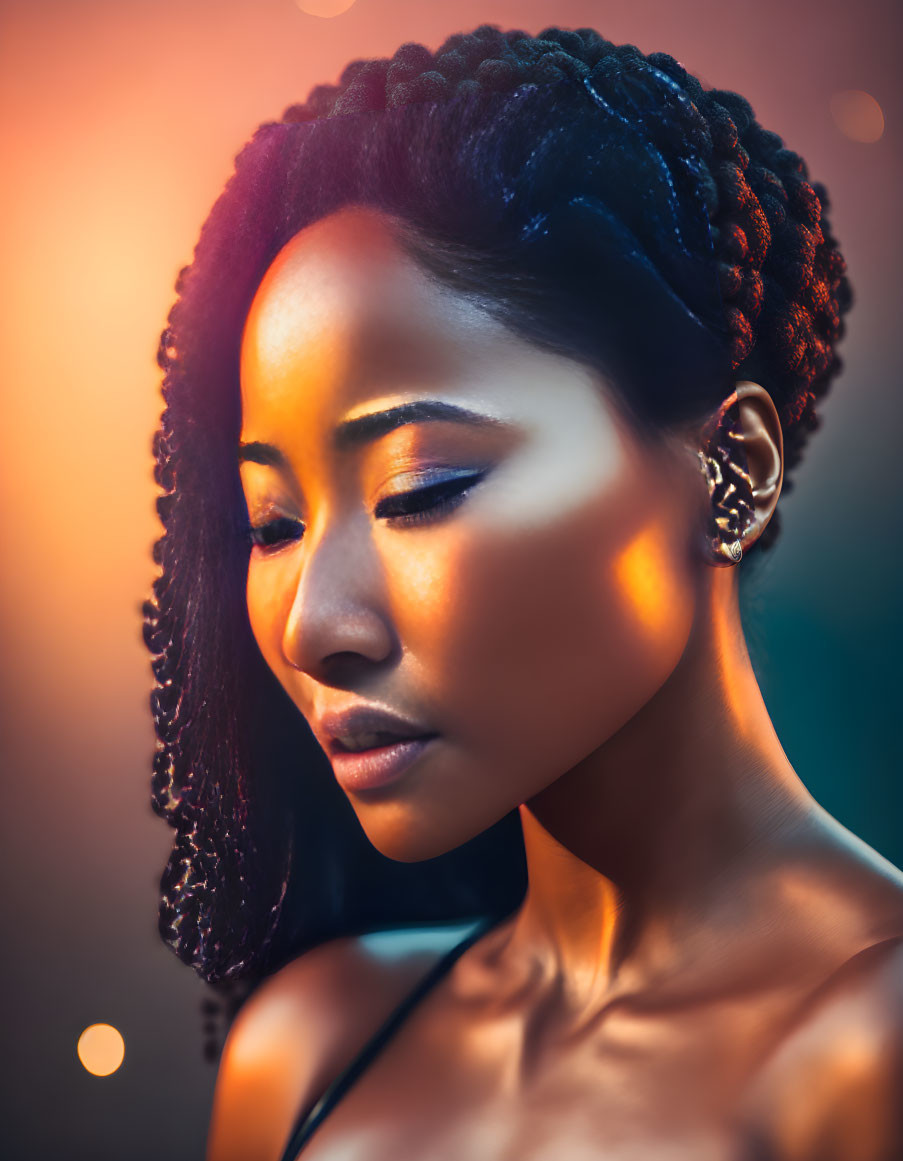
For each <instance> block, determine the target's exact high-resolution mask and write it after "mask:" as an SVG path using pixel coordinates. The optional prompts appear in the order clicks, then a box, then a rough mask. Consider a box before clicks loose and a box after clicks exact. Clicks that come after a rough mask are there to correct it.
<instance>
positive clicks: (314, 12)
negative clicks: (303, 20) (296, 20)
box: [295, 0, 354, 16]
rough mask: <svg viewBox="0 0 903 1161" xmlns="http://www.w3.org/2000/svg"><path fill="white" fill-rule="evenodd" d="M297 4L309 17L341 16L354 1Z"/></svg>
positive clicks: (311, 0) (305, 0)
mask: <svg viewBox="0 0 903 1161" xmlns="http://www.w3.org/2000/svg"><path fill="white" fill-rule="evenodd" d="M295 3H296V4H297V5H298V7H299V8H300V9H301V11H302V12H306V13H307V15H308V16H341V15H342V13H343V12H347V11H348V9H349V8H350V7H351V6H352V5H353V4H354V0H295Z"/></svg>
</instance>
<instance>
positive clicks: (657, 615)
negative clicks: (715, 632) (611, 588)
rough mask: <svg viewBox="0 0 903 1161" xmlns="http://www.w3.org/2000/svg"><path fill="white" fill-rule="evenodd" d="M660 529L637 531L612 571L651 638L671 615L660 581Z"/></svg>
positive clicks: (655, 527) (661, 541)
mask: <svg viewBox="0 0 903 1161" xmlns="http://www.w3.org/2000/svg"><path fill="white" fill-rule="evenodd" d="M662 544H663V538H662V529H661V527H660V526H659V524H658V523H657V522H656V523H655V524H652V525H650V526H649V527H648V528H644V529H643V530H642V531H641V532H639V533H637V535H636V536H635V537H634V539H633V540H632V541H631V542H630V544H628V545H627V547H626V548H625V549H624V550H623V551H622V552H621V555H620V557H619V559H618V560H617V561H616V562H615V566H614V567H615V571H616V573H617V575H618V578H619V580H620V582H621V587H622V590H623V592H624V593H625V595H626V597H627V598H628V600H629V602H630V605H631V607H632V609H633V611H634V615H635V616H636V618H637V620H638V621H640V623H641V624H643V625H645V626H646V627H647V629H648V631H649V633H650V635H651V636H653V637H658V636H659V635H660V634H661V633H662V631H663V630H664V629H665V627H666V626H667V622H668V619H669V617H670V615H671V614H670V610H669V608H668V596H669V594H668V586H667V583H663V579H662V578H663V569H664V562H663V561H662V556H663V555H664V552H663V548H662Z"/></svg>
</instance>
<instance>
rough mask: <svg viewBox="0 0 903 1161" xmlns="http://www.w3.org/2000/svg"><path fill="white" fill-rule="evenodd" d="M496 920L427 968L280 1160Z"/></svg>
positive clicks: (292, 1160)
mask: <svg viewBox="0 0 903 1161" xmlns="http://www.w3.org/2000/svg"><path fill="white" fill-rule="evenodd" d="M495 922H496V919H495V917H493V916H488V917H486V918H484V919H482V920H481V921H480V923H479V924H478V926H477V928H476V929H475V930H474V931H472V932H471V933H470V935H468V936H466V937H465V938H464V939H463V940H461V942H460V943H457V944H455V946H454V947H453V948H451V949H450V950H449V951H447V952H446V953H445V954H444V955H443V956H442V957H441V958H440V959H439V960H438V961H437V963H435V964H434V965H433V967H432V968H431V969H430V970H429V971H428V972H427V974H426V975H425V976H424V977H423V979H422V980H421V981H420V982H419V983H418V984H417V986H416V987H415V988H414V990H413V991H411V992H409V993H408V995H407V996H405V998H404V999H403V1000H402V1002H401V1003H400V1004H399V1005H398V1007H396V1008H395V1009H394V1010H393V1011H392V1013H391V1014H390V1015H389V1017H388V1019H387V1020H385V1022H384V1023H383V1024H382V1025H381V1026H380V1028H379V1030H378V1031H377V1032H376V1034H375V1035H374V1036H373V1037H372V1038H371V1039H370V1040H369V1041H368V1042H367V1043H366V1044H365V1045H364V1047H363V1049H362V1050H361V1051H360V1052H359V1053H358V1055H357V1056H356V1057H355V1058H354V1060H352V1062H351V1064H349V1065H348V1067H347V1068H346V1069H345V1070H344V1072H342V1073H340V1074H339V1076H338V1077H337V1078H336V1079H335V1080H334V1081H333V1082H332V1084H330V1085H329V1087H328V1088H327V1089H326V1091H325V1092H324V1093H323V1095H322V1096H321V1097H320V1098H319V1099H318V1100H317V1101H316V1102H315V1103H314V1105H313V1106H312V1107H310V1108H309V1109H305V1110H303V1111H302V1113H301V1115H300V1117H299V1118H298V1121H297V1123H296V1124H295V1128H294V1129H293V1130H292V1135H291V1137H289V1140H288V1144H287V1145H286V1147H285V1150H284V1151H283V1154H282V1157H281V1159H280V1161H296V1158H297V1156H298V1153H299V1151H300V1149H301V1147H302V1146H303V1145H305V1144H306V1143H307V1141H308V1139H309V1138H310V1137H311V1135H312V1134H313V1133H314V1131H315V1130H316V1129H318V1128H319V1127H320V1125H321V1124H322V1122H323V1121H324V1119H325V1118H326V1117H327V1115H328V1114H329V1113H330V1112H331V1111H332V1109H333V1108H334V1107H335V1105H337V1104H338V1102H339V1101H340V1100H341V1099H342V1097H343V1096H344V1095H345V1093H346V1092H347V1091H348V1090H349V1088H351V1086H352V1085H353V1084H354V1082H355V1081H356V1080H357V1078H358V1077H359V1076H360V1075H361V1073H362V1072H363V1071H364V1069H365V1068H366V1067H367V1066H368V1065H369V1064H370V1063H371V1061H372V1060H373V1059H374V1058H375V1057H376V1056H377V1054H378V1053H379V1052H380V1050H381V1049H382V1048H384V1047H385V1045H386V1044H387V1043H388V1042H389V1040H390V1039H391V1038H392V1035H393V1033H394V1032H395V1031H396V1030H397V1029H398V1027H399V1026H400V1025H401V1024H402V1022H403V1021H404V1018H405V1017H406V1016H407V1014H408V1013H409V1012H410V1011H411V1009H412V1008H413V1007H414V1005H415V1004H417V1002H418V1001H419V1000H420V999H422V998H423V996H425V995H426V993H427V992H428V991H429V990H430V988H432V986H433V985H434V984H435V983H438V981H439V980H440V979H441V978H442V977H443V976H444V975H445V973H446V972H447V971H448V970H449V968H450V967H451V966H452V964H453V963H454V962H455V960H456V959H457V958H458V957H459V956H460V955H463V953H464V952H465V951H466V950H467V949H468V948H469V947H470V946H471V944H473V943H475V942H476V941H477V940H478V939H479V938H480V936H481V935H483V934H484V933H485V932H486V931H487V930H488V929H489V928H490V927H491V926H492V925H493V924H494V923H495Z"/></svg>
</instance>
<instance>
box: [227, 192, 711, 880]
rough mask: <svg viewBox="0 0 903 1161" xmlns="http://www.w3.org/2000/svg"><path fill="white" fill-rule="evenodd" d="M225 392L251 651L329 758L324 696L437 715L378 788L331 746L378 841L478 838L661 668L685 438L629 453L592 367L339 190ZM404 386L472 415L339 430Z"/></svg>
mask: <svg viewBox="0 0 903 1161" xmlns="http://www.w3.org/2000/svg"><path fill="white" fill-rule="evenodd" d="M241 387H242V409H243V410H242V432H241V441H242V445H243V448H242V451H241V453H240V458H241V459H242V463H241V475H242V483H243V487H244V493H245V496H246V499H247V505H248V513H249V517H250V521H251V525H252V527H253V529H254V530H255V531H254V532H253V538H254V539H255V544H254V547H253V548H252V551H251V560H250V566H249V571H248V586H247V595H248V610H249V614H250V621H251V626H252V629H253V632H254V636H255V638H256V640H257V643H258V645H259V647H260V649H261V652H262V653H263V656H264V657H265V659H266V661H267V663H268V664H269V666H270V668H271V669H272V670H273V672H274V673H275V675H276V677H277V678H278V679H279V681H280V682H281V683H282V685H283V686H284V687H285V689H286V691H287V693H288V694H289V696H290V697H291V698H292V700H293V701H294V703H295V705H296V706H297V707H298V709H299V710H300V711H301V713H302V714H303V715H304V716H305V718H306V719H307V720H308V722H309V723H310V725H311V728H312V729H313V731H314V733H315V734H316V736H317V738H318V740H319V741H320V743H321V745H323V747H324V750H326V751H327V753H330V747H331V746H332V744H333V743H332V740H331V739H330V738H329V737H327V734H328V732H329V731H328V730H327V728H326V726H325V725H324V723H323V720H322V719H323V715H325V714H328V713H331V712H341V711H344V710H346V709H348V708H350V707H353V706H358V705H363V704H367V705H377V706H379V707H382V708H386V709H388V710H391V711H394V712H395V713H397V714H399V715H401V716H403V717H405V718H407V719H409V720H410V721H413V722H414V723H416V724H417V726H418V727H419V729H420V732H421V733H428V734H433V735H435V736H433V737H432V739H431V740H430V741H429V742H428V743H426V744H425V745H424V744H421V745H420V746H412V745H410V744H408V745H407V746H401V747H396V751H394V752H398V753H404V754H405V755H406V756H407V761H408V765H407V767H406V768H405V769H403V771H402V772H401V773H400V774H399V773H397V770H398V767H396V768H395V769H396V773H395V776H394V778H392V779H391V780H390V781H388V782H387V783H385V784H383V785H380V786H378V787H376V788H374V787H369V788H368V787H362V786H360V785H358V784H357V783H356V782H355V773H354V770H353V769H352V772H351V774H348V775H345V774H344V773H341V772H340V771H345V770H348V769H351V768H352V766H353V765H354V763H355V760H354V759H350V760H348V759H346V758H343V757H342V755H339V756H338V758H331V760H333V766H334V769H335V770H336V775H337V777H339V779H340V781H341V782H343V788H344V790H345V792H346V794H347V795H348V797H349V800H350V802H351V804H352V806H353V808H354V810H355V812H356V813H357V816H358V818H359V820H360V822H361V825H362V826H363V828H364V830H365V832H366V834H367V835H368V837H369V839H370V840H371V842H372V843H373V844H374V846H376V847H377V849H379V850H380V851H382V852H383V853H384V854H385V855H388V856H389V857H392V858H395V859H399V860H402V861H413V860H418V859H424V858H431V857H433V856H435V855H438V854H442V853H443V852H445V851H447V850H450V849H451V848H453V847H455V846H458V845H460V844H461V843H463V842H465V841H466V840H468V839H470V838H472V837H473V836H475V835H477V834H479V833H480V832H481V831H483V830H485V829H486V828H487V827H489V826H491V825H492V824H493V823H495V822H497V821H498V820H499V819H501V818H502V817H503V816H504V815H505V814H507V813H508V812H509V811H510V810H512V809H514V808H515V807H517V806H518V805H519V804H521V803H523V802H526V801H527V800H529V799H530V798H531V796H533V795H535V794H537V793H538V792H539V791H541V790H543V789H544V788H546V787H547V786H549V785H550V784H551V783H552V782H554V781H555V780H556V779H557V778H559V777H560V776H561V775H563V774H564V773H565V772H566V771H568V770H569V769H570V768H571V767H573V766H574V765H575V764H576V763H578V762H580V761H581V760H582V759H584V758H586V757H587V756H588V755H590V754H591V753H592V752H593V751H594V750H595V749H597V748H598V747H600V746H604V744H605V742H606V740H607V739H609V738H610V737H611V736H612V735H613V734H614V733H615V732H616V731H617V730H618V729H619V728H620V727H621V726H623V725H624V723H625V722H627V721H628V720H629V719H630V718H631V717H632V716H633V715H634V714H635V713H636V712H637V711H638V710H639V709H640V708H641V707H642V706H643V705H644V704H645V703H646V702H647V701H648V700H649V699H650V698H651V697H652V696H653V694H655V692H656V691H657V690H658V689H659V688H660V686H661V685H662V684H663V682H664V681H665V679H666V678H667V677H668V675H669V674H670V673H671V671H672V670H673V669H674V666H675V665H676V663H677V661H678V659H679V658H680V655H681V653H682V651H683V648H684V645H685V643H686V641H687V638H688V635H689V631H690V626H691V623H692V620H693V616H694V609H695V604H696V600H697V596H696V593H697V586H696V583H695V578H696V574H697V573H698V571H699V565H698V564H697V563H696V560H695V556H694V554H693V552H692V551H691V545H692V543H693V528H694V526H695V525H694V521H698V519H699V516H698V511H699V504H700V502H701V497H704V485H703V483H702V480H701V476H699V474H698V470H697V469H695V467H694V466H693V460H692V452H691V451H686V453H685V454H684V452H683V451H680V450H677V451H675V450H674V448H673V447H671V445H668V444H664V443H663V444H662V446H661V447H660V448H657V449H648V448H646V449H644V448H643V446H642V445H641V444H639V443H638V442H637V441H635V439H634V438H633V437H632V435H631V432H630V430H629V428H628V427H627V425H626V424H625V422H624V421H623V420H622V419H621V417H620V415H619V414H618V412H617V410H616V407H615V405H614V404H613V402H612V401H611V398H610V396H609V394H608V393H607V389H606V386H605V383H604V382H603V381H602V380H601V379H600V377H599V376H598V375H597V374H595V373H594V372H592V371H591V370H589V369H588V368H587V367H586V366H584V365H583V364H581V363H578V362H575V361H572V360H570V359H567V358H565V357H563V356H557V355H552V354H549V353H545V352H543V351H541V350H539V349H538V348H535V347H533V346H532V345H531V344H529V343H527V342H525V341H524V340H522V339H520V338H517V337H515V336H514V335H513V334H512V333H510V332H509V331H508V330H506V329H505V328H504V327H503V326H502V325H501V324H500V323H498V322H496V321H494V320H492V319H491V318H489V317H488V316H487V315H486V314H485V313H484V312H482V311H481V310H480V309H479V308H478V307H477V306H475V305H473V304H472V303H471V302H468V301H467V300H465V299H464V298H462V297H461V296H459V295H458V294H456V293H454V292H452V291H450V290H447V289H445V288H442V287H440V286H438V285H436V284H435V283H434V282H433V281H431V280H430V278H429V277H428V276H427V275H426V274H424V273H423V272H422V271H421V270H420V268H419V267H418V266H416V264H414V263H413V262H412V261H411V260H410V259H408V258H407V257H406V256H405V255H404V253H403V251H402V250H401V249H400V247H399V245H398V244H397V243H396V242H395V240H394V238H393V235H392V233H391V229H390V227H389V225H388V224H387V222H386V221H385V219H383V218H381V217H380V216H379V215H377V214H376V213H375V212H371V211H369V210H366V209H363V208H358V207H352V208H346V209H345V210H343V211H341V212H339V213H337V214H334V215H332V216H331V217H329V218H326V219H323V220H321V221H320V222H318V223H316V224H315V225H313V226H311V227H309V228H307V229H305V230H303V231H302V232H301V233H299V234H298V235H296V236H295V237H294V238H293V239H292V240H291V241H290V242H289V243H288V245H286V246H285V248H284V249H283V250H282V252H281V253H280V254H279V255H278V257H277V258H276V260H275V261H274V262H273V264H272V266H271V267H270V269H269V270H268V271H267V273H266V275H265V277H264V279H263V281H262V283H261V285H260V287H259V289H258V292H257V294H256V296H255V298H254V302H253V304H252V307H251V310H250V313H249V316H248V321H247V325H246V328H245V333H244V337H243V342H242V350H241ZM415 400H416V401H427V400H429V401H438V402H440V403H444V404H448V405H451V406H452V407H455V408H463V409H466V412H467V413H470V418H469V419H468V418H467V417H466V416H459V417H458V418H455V415H454V414H453V413H451V412H448V413H447V414H446V415H445V416H444V417H442V416H440V417H439V418H435V417H434V418H429V417H424V416H420V417H419V418H418V417H417V416H414V417H413V419H414V421H413V422H403V423H400V424H397V425H396V426H390V425H384V427H383V428H379V429H375V430H370V431H367V430H361V429H357V430H354V429H349V430H348V431H347V432H346V434H345V437H344V438H342V439H337V438H336V435H335V433H336V430H337V429H339V428H340V426H341V424H342V423H343V422H344V421H346V420H348V419H349V418H356V417H359V416H363V415H370V414H372V413H376V412H381V411H384V410H386V409H389V408H394V407H396V406H397V405H399V404H401V403H406V402H410V401H415ZM248 445H251V446H248ZM697 477H698V478H697ZM431 485H434V486H435V487H433V488H432V490H431V491H424V492H422V490H423V489H428V488H430V486H431ZM418 492H422V494H420V495H416V493H418ZM411 493H415V495H414V496H413V497H412V496H411V495H410V494H411ZM401 495H404V496H405V497H407V499H406V500H404V501H401V502H399V501H398V500H397V497H399V496H401ZM371 744H372V743H371ZM381 753H382V754H386V753H387V751H386V750H385V749H383V750H382V751H381ZM373 754H374V751H372V750H371V755H370V757H371V758H372V757H373ZM412 755H413V761H411V760H410V759H411V757H412ZM376 757H377V758H378V757H379V755H378V754H377V755H376ZM366 765H367V763H366V762H364V763H363V764H361V762H360V761H358V762H357V766H356V769H357V770H358V771H360V770H361V769H364V768H365V767H366ZM371 768H372V766H371Z"/></svg>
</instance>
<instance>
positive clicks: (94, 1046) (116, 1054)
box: [78, 1024, 125, 1076]
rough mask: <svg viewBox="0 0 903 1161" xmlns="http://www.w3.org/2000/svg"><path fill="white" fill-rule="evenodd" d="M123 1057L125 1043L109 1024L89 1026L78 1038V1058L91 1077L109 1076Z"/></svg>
mask: <svg viewBox="0 0 903 1161" xmlns="http://www.w3.org/2000/svg"><path fill="white" fill-rule="evenodd" d="M124 1057H125V1041H124V1040H123V1039H122V1035H121V1034H120V1033H119V1032H118V1031H117V1030H116V1029H115V1028H114V1027H113V1026H112V1025H111V1024H91V1025H89V1026H88V1027H87V1028H86V1029H85V1030H84V1032H82V1034H81V1036H79V1038H78V1058H79V1060H80V1061H81V1062H82V1064H83V1065H84V1066H85V1068H86V1069H87V1071H88V1072H90V1073H91V1075H92V1076H109V1075H110V1074H111V1073H114V1072H115V1071H116V1069H117V1068H118V1067H119V1066H120V1064H122V1061H123V1059H124Z"/></svg>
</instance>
